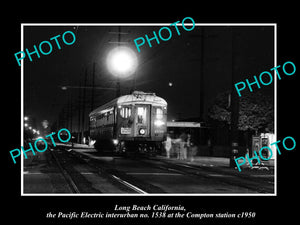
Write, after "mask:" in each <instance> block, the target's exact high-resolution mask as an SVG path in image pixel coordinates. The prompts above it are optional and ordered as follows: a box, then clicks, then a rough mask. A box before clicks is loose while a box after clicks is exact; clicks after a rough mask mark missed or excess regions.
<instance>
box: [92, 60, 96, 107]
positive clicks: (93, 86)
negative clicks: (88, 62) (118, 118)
mask: <svg viewBox="0 0 300 225" xmlns="http://www.w3.org/2000/svg"><path fill="white" fill-rule="evenodd" d="M95 64H96V63H95V62H94V63H93V73H92V102H91V111H93V110H94V95H95Z"/></svg>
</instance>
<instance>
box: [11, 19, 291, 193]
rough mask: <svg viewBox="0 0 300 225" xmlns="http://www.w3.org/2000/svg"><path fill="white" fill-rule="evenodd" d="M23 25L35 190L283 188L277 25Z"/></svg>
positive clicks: (26, 174) (30, 181) (29, 168)
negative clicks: (277, 119)
mask: <svg viewBox="0 0 300 225" xmlns="http://www.w3.org/2000/svg"><path fill="white" fill-rule="evenodd" d="M22 29H23V35H24V46H29V47H28V48H26V51H24V52H26V54H27V55H26V54H21V53H20V54H19V55H18V57H19V58H21V57H23V55H25V57H24V59H22V63H23V65H22V66H23V79H24V80H23V87H24V92H23V94H24V95H23V100H24V101H23V103H24V105H23V109H24V111H23V115H24V117H23V118H24V123H23V134H24V137H23V138H24V139H23V140H24V143H23V144H24V145H23V146H24V149H25V150H27V149H30V150H29V151H26V153H25V154H24V156H23V155H22V156H21V158H23V167H22V173H23V176H22V191H23V194H24V195H27V194H30V195H34V194H75V195H76V194H82V195H85V194H97V195H98V194H99V195H103V194H104V195H105V194H113V195H115V194H118V195H120V194H130V195H132V194H160V195H165V194H166V195H168V194H174V195H178V194H179V195H184V194H200V195H205V194H211V195H214V194H216V195H220V194H223V195H234V194H237V195H244V194H245V195H272V194H273V195H274V194H276V189H275V187H276V186H275V183H276V154H275V153H274V154H272V152H270V151H268V150H267V149H264V151H262V153H261V154H262V155H263V158H264V159H268V160H265V161H262V160H261V161H262V162H261V163H260V162H259V158H258V159H257V158H255V154H256V153H257V155H258V154H259V150H260V149H261V148H262V147H263V146H268V145H269V144H270V143H272V142H274V141H276V138H275V137H276V133H275V129H274V127H275V123H274V121H275V107H274V106H275V99H274V93H276V89H275V86H274V82H275V81H273V78H272V77H271V78H272V80H270V77H268V74H267V75H265V76H260V77H259V79H261V80H257V79H258V78H257V79H256V78H255V77H254V75H257V77H258V75H259V74H260V73H262V72H263V71H269V74H271V72H272V71H271V70H270V69H271V68H274V67H275V64H274V63H275V60H276V58H275V52H276V45H275V40H276V39H275V37H276V25H275V24H245V25H242V24H240V25H236V24H224V25H223V24H198V23H195V21H194V20H193V18H191V17H186V18H183V20H182V21H177V22H176V23H173V24H171V25H170V24H165V23H164V24H141V25H139V24H135V25H131V24H125V25H124V24H98V25H97V24H70V25H68V24H63V25H58V24H45V25H42V24H23V26H22ZM32 37H35V38H34V39H33V38H32ZM34 46H36V47H34ZM24 49H25V48H24ZM19 61H21V59H19ZM286 68H287V71H289V70H291V69H293V68H292V67H291V68H290V67H289V65H287V66H286ZM272 73H273V72H272ZM245 79H248V80H247V82H248V83H247V82H246V81H245ZM255 79H256V80H255ZM274 80H275V78H274ZM242 81H244V82H242ZM238 82H241V85H240V84H239V85H237V88H235V86H234V84H235V83H238ZM243 84H244V85H243ZM245 84H247V86H246V85H245ZM266 84H267V85H266ZM243 89H244V90H243ZM238 93H239V94H240V95H241V96H238ZM62 140H63V141H62ZM273 147H274V149H275V146H273ZM272 150H273V149H272ZM14 154H17V153H14ZM246 155H247V156H248V158H247V157H246ZM239 157H241V158H240V160H236V161H235V159H239ZM253 157H254V158H253ZM250 158H251V160H250ZM247 159H248V161H247ZM243 160H244V162H243ZM246 161H247V162H246ZM238 167H239V168H238Z"/></svg>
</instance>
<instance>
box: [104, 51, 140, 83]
mask: <svg viewBox="0 0 300 225" xmlns="http://www.w3.org/2000/svg"><path fill="white" fill-rule="evenodd" d="M106 60H107V66H108V70H109V72H110V73H112V74H113V75H115V76H118V77H122V78H126V77H129V76H130V75H132V74H133V73H134V72H135V70H136V67H137V58H136V55H135V53H134V52H133V51H132V50H131V49H130V48H128V47H125V46H118V47H116V48H114V49H112V50H111V51H110V52H109V53H108V56H107V59H106Z"/></svg>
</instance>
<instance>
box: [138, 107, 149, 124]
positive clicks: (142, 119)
mask: <svg viewBox="0 0 300 225" xmlns="http://www.w3.org/2000/svg"><path fill="white" fill-rule="evenodd" d="M146 113H147V110H146V108H144V107H138V108H137V120H138V123H146Z"/></svg>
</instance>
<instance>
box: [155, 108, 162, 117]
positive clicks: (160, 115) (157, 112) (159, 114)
mask: <svg viewBox="0 0 300 225" xmlns="http://www.w3.org/2000/svg"><path fill="white" fill-rule="evenodd" d="M156 118H157V119H162V118H163V110H162V109H161V108H156Z"/></svg>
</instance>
